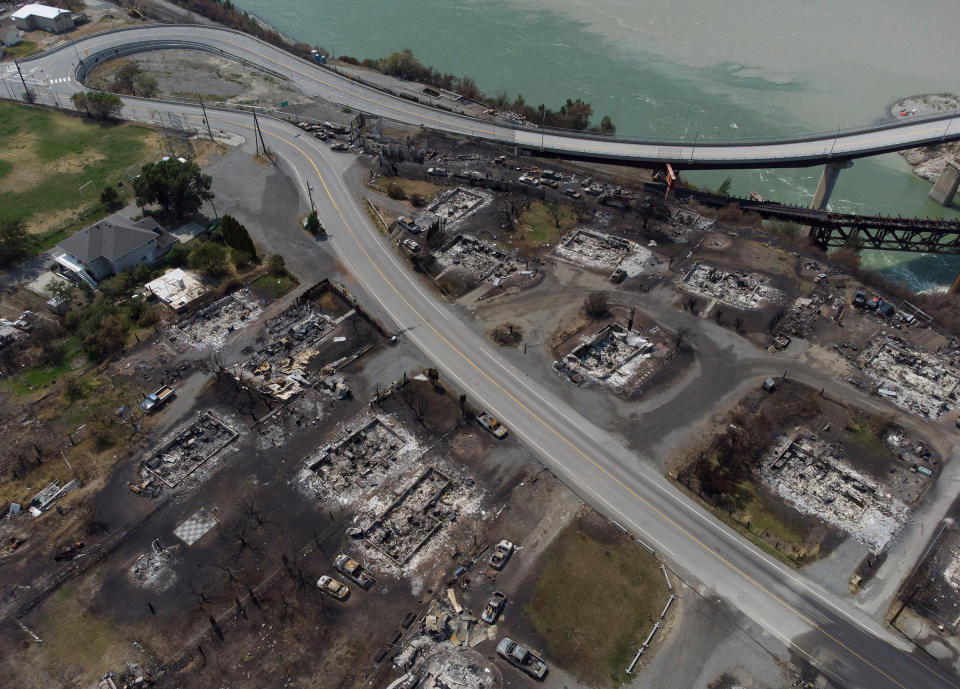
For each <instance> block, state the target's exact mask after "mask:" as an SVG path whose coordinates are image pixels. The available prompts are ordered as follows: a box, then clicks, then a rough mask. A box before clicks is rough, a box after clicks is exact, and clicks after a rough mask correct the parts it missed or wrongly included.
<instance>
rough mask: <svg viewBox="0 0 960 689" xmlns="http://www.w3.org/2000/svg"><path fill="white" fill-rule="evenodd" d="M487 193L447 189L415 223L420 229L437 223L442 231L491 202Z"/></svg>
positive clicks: (477, 190)
mask: <svg viewBox="0 0 960 689" xmlns="http://www.w3.org/2000/svg"><path fill="white" fill-rule="evenodd" d="M492 198H493V197H492V195H491V194H490V193H489V192H486V191H482V190H480V189H463V188H461V187H456V188H454V189H447V190H446V191H444V192H443V193H441V194H440V195H439V196H437V198H435V199H434V200H433V201H432V202H431V203H430V205H429V206H427V208H426V210H425V211H424V212H423V213H421V214H420V215H418V216H417V218H416V223H417V225H419V226H420V227H430V226H431V225H432V224H433V223H434V222H437V221H439V223H440V227H441V228H442V229H448V228H450V227H451V226H452V225H454V224H456V223H458V222H459V221H461V220H464V219H466V218H467V217H469V216H471V215H473V214H474V213H475V212H476V211H478V210H479V209H480V208H481V207H482V206H483V205H484V204H485V203H487V202H489V201H491V200H492Z"/></svg>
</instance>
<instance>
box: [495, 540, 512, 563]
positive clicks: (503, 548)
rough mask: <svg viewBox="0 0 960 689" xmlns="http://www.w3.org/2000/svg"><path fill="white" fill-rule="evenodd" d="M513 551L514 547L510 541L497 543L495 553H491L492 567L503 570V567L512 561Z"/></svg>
mask: <svg viewBox="0 0 960 689" xmlns="http://www.w3.org/2000/svg"><path fill="white" fill-rule="evenodd" d="M513 549H514V545H513V543H511V542H510V541H507V540H502V541H500V542H499V543H497V545H495V546H494V548H493V552H492V553H490V566H491V567H493V568H494V569H497V570H500V569H503V566H504V565H505V564H507V560H509V559H510V555H511V554H512V553H513Z"/></svg>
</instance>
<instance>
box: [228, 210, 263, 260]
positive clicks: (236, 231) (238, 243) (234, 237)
mask: <svg viewBox="0 0 960 689" xmlns="http://www.w3.org/2000/svg"><path fill="white" fill-rule="evenodd" d="M220 232H221V233H222V234H223V241H224V243H225V244H226V245H227V246H229V247H230V248H231V249H236V250H237V251H240V252H243V253H246V254H248V255H249V256H250V258H251V259H254V258H256V257H257V247H256V246H254V244H253V240H252V239H251V238H250V233H249V232H247V228H246V227H244V226H243V225H242V224H241V223H240V221H239V220H237V219H236V218H234V217H233V216H232V215H224V216H223V220H221V221H220Z"/></svg>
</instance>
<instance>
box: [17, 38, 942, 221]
mask: <svg viewBox="0 0 960 689" xmlns="http://www.w3.org/2000/svg"><path fill="white" fill-rule="evenodd" d="M169 48H185V49H192V50H203V51H207V52H212V53H216V54H219V55H223V56H227V57H230V58H232V59H235V60H239V61H242V62H245V63H247V64H249V65H253V66H256V67H258V68H260V69H264V70H267V71H269V72H273V73H275V74H279V75H282V76H283V77H284V78H286V79H289V81H290V82H292V84H293V85H294V86H295V87H296V88H297V89H299V90H300V91H302V92H303V93H305V94H306V95H308V96H314V97H318V98H322V99H325V100H329V101H332V102H335V103H339V104H341V105H344V106H349V107H350V108H352V109H354V110H356V111H358V112H362V113H366V114H368V115H373V116H382V117H387V118H390V119H393V120H397V121H400V122H404V123H407V124H412V125H422V126H423V127H425V128H430V129H434V130H438V131H442V132H446V133H450V134H461V135H466V136H471V137H475V138H479V139H484V140H487V141H492V142H496V143H499V144H507V145H511V146H514V147H515V148H516V149H518V150H523V151H530V152H536V153H537V154H538V155H545V156H558V157H563V158H567V159H574V160H588V161H607V162H619V163H630V164H635V165H638V166H643V167H652V168H656V167H663V166H665V165H667V164H670V165H671V166H672V167H673V169H674V170H703V169H731V168H770V167H809V166H814V165H826V166H827V167H826V169H825V172H824V177H823V179H822V180H821V185H820V188H819V189H818V191H817V195H816V197H815V199H814V207H816V208H825V207H826V203H827V200H828V199H829V196H830V192H831V191H832V189H833V184H834V183H835V181H836V177H837V174H838V173H839V171H840V170H841V169H843V168H844V167H848V166H849V165H851V164H852V161H853V160H854V159H856V158H862V157H866V156H873V155H878V154H882V153H889V152H891V151H900V150H904V149H907V148H914V147H917V146H924V145H927V144H934V143H942V142H946V141H956V140H960V114H958V113H952V114H948V115H940V116H933V117H927V118H910V119H905V120H902V121H895V122H886V123H882V124H876V125H870V126H865V127H861V128H856V129H850V130H846V131H839V130H838V131H836V132H829V133H826V134H811V135H804V136H800V137H796V138H783V139H768V140H756V141H751V140H739V141H699V140H694V141H655V140H642V139H628V138H620V137H610V136H604V135H599V134H592V133H589V132H574V131H569V130H554V129H543V128H540V127H534V126H520V125H511V124H507V123H503V122H495V121H490V120H483V119H478V118H475V117H471V116H468V115H466V114H464V113H463V112H462V111H458V110H457V104H456V103H455V102H451V104H450V105H449V107H448V108H445V109H441V108H438V107H436V106H435V104H426V103H421V102H414V101H412V100H410V99H409V98H401V97H400V96H397V95H393V94H390V93H387V92H385V91H383V90H379V89H376V88H373V87H371V86H368V85H366V84H363V83H360V82H359V81H358V80H357V79H351V78H348V76H346V75H342V74H339V73H336V72H335V71H333V70H332V69H330V68H329V67H327V66H323V65H320V64H317V63H313V62H310V61H308V60H304V59H302V58H299V57H297V56H294V55H292V54H290V53H287V52H285V51H283V50H280V49H278V48H277V47H275V46H273V45H270V44H268V43H265V42H263V41H261V40H259V39H257V38H254V37H252V36H249V35H247V34H243V33H239V32H236V31H232V30H229V29H225V28H218V27H211V26H201V25H193V24H189V25H151V26H142V27H132V28H125V29H117V30H114V31H109V32H105V33H102V34H98V35H94V36H88V37H84V38H80V39H77V40H75V41H71V42H69V43H66V44H64V45H61V46H58V47H57V48H55V49H53V50H50V51H48V52H46V53H44V54H41V55H38V56H35V57H31V58H28V59H25V60H21V61H20V67H21V72H22V73H23V84H24V85H27V86H31V85H32V86H33V88H47V89H51V90H53V91H54V92H56V93H58V94H60V95H63V96H69V95H70V94H71V93H73V92H75V91H78V90H81V89H82V88H83V87H82V85H81V84H80V80H82V79H83V78H84V77H85V76H86V75H87V73H88V72H89V71H90V69H92V68H93V67H94V66H95V65H96V64H97V63H99V62H101V61H103V60H107V59H110V58H113V57H119V56H123V55H130V54H134V53H138V52H143V51H147V50H160V49H169ZM13 70H14V67H13V66H12V65H9V66H7V67H6V68H5V73H3V72H0V77H3V78H4V79H5V80H6V81H8V82H9V81H11V80H17V81H19V77H20V76H21V74H17V73H14V71H13ZM429 100H431V99H429V98H428V97H427V96H424V101H429ZM955 177H956V178H957V179H960V175H955ZM953 191H954V192H955V191H956V184H955V183H954V185H953ZM950 197H951V198H952V193H951V194H950ZM947 204H948V205H949V199H948V200H947Z"/></svg>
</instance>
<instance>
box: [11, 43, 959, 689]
mask: <svg viewBox="0 0 960 689" xmlns="http://www.w3.org/2000/svg"><path fill="white" fill-rule="evenodd" d="M157 30H164V31H171V32H177V31H185V29H183V28H182V27H160V29H157ZM196 30H197V31H204V32H212V33H211V34H210V36H211V37H216V40H223V39H224V36H225V35H227V37H228V38H229V39H230V41H234V40H242V39H241V37H240V36H239V35H237V34H232V33H229V32H223V31H220V30H211V29H200V28H197V29H196ZM137 31H147V34H146V35H153V33H151V32H153V31H154V30H153V29H151V30H145V29H138V30H137ZM126 33H130V34H133V35H137V34H136V33H135V32H122V33H120V34H111V35H109V36H107V37H99V38H98V37H94V38H92V39H85V40H84V41H83V43H82V45H83V46H86V48H84V49H87V50H89V49H90V48H92V47H102V45H101V44H100V43H99V41H104V40H106V41H116V40H117V38H116V37H117V36H123V35H124V34H126ZM190 35H191V36H195V33H194V32H193V31H191V32H190ZM211 40H213V38H211ZM242 42H243V43H244V45H246V46H247V47H246V48H244V50H245V51H250V50H253V49H254V48H256V49H257V50H259V51H263V50H266V49H265V48H264V47H263V45H261V44H258V42H256V41H254V40H253V39H248V40H243V41H242ZM270 50H271V51H273V52H272V53H271V55H273V57H276V58H277V61H278V64H274V65H273V68H274V69H279V70H282V69H285V68H284V66H283V65H284V63H285V61H286V60H287V59H289V60H290V61H291V64H292V66H293V67H295V68H296V70H297V71H293V72H291V74H292V75H293V78H294V81H296V82H297V84H298V85H304V86H308V87H309V88H308V90H307V92H308V93H310V94H311V95H321V93H320V91H321V89H330V91H326V92H325V93H327V97H331V98H332V99H333V100H336V101H338V102H345V103H350V100H349V99H350V98H351V97H352V98H361V97H362V98H370V97H372V96H371V95H370V94H371V92H369V91H367V90H365V89H359V90H357V91H353V90H350V89H343V88H342V85H341V82H340V80H339V79H337V78H336V77H332V76H331V75H330V74H328V73H327V72H325V71H316V70H314V69H313V68H310V71H309V74H310V76H305V75H307V74H308V71H307V66H305V64H304V63H303V62H302V61H299V60H296V59H295V58H286V57H284V56H283V53H277V51H275V50H274V49H270ZM73 52H74V51H73V49H72V48H67V49H61V50H59V51H57V52H55V53H53V54H52V55H50V56H47V57H46V58H43V59H44V60H46V62H45V63H44V64H47V65H48V68H49V67H51V66H57V65H58V64H62V66H63V69H64V70H66V69H67V66H68V65H69V64H70V61H69V59H68V58H69V56H70V53H73ZM247 55H248V57H249V52H247ZM25 66H26V65H25ZM71 69H72V68H71ZM301 71H302V74H301ZM314 72H316V74H315V75H313V73H314ZM53 73H60V72H53ZM25 76H27V75H26V74H25ZM31 78H32V76H31ZM45 78H47V79H51V78H53V77H51V73H49V72H48V73H47V74H46V75H45ZM301 80H303V81H301ZM61 85H62V86H63V87H64V88H65V89H74V90H77V89H79V88H82V87H81V86H80V85H79V84H77V83H76V82H73V81H66V82H61ZM311 85H312V86H311ZM372 93H374V94H376V93H377V92H372ZM377 98H383V99H384V100H385V101H387V102H389V97H386V96H382V94H378V95H377ZM124 100H125V107H124V109H123V112H122V115H123V116H124V117H127V118H129V119H135V120H141V121H147V122H150V121H151V117H152V115H151V113H153V112H163V113H167V114H168V115H169V116H173V117H179V118H182V119H183V121H184V123H185V124H186V125H187V126H190V127H195V128H200V127H201V126H202V119H201V118H202V113H201V111H200V109H199V108H195V107H190V106H183V105H175V104H169V103H165V102H163V101H147V100H141V99H136V98H126V99H124ZM401 105H402V106H403V107H405V108H413V107H414V106H411V105H408V104H407V103H406V102H402V103H401ZM371 107H372V106H371ZM384 107H390V108H393V107H395V104H392V103H391V104H388V105H385V106H384ZM424 110H425V109H424ZM411 112H419V109H416V110H411ZM209 113H210V119H211V125H212V126H213V127H214V128H215V129H222V130H225V131H229V132H234V133H238V134H240V135H242V136H245V137H247V138H248V139H249V137H250V135H251V132H252V128H251V122H250V116H249V115H247V114H242V113H236V112H230V111H218V110H213V109H209ZM426 114H430V116H431V117H433V116H434V115H436V113H435V112H434V111H430V112H429V113H426V112H425V113H424V115H426ZM394 116H395V114H394ZM444 117H446V115H444ZM452 119H453V121H456V122H461V120H462V118H456V117H453V118H452ZM451 126H453V125H451ZM457 126H463V125H462V122H461V124H460V125H457ZM473 126H483V127H485V126H487V125H482V124H479V123H476V122H472V121H471V127H473ZM261 128H262V130H263V134H264V136H265V137H266V140H267V145H268V147H269V148H270V149H271V151H272V152H273V153H275V154H276V155H277V157H278V160H279V162H280V163H281V164H282V165H283V166H284V167H285V168H286V169H287V172H289V173H290V174H291V175H292V177H293V178H294V179H296V180H297V184H298V187H299V189H300V191H301V193H302V194H303V195H304V197H305V198H306V196H307V185H311V186H313V188H314V190H315V192H316V193H315V194H314V199H315V201H316V204H317V210H318V212H319V214H320V216H321V217H322V218H323V223H324V225H325V226H326V227H327V228H328V230H329V231H330V233H331V237H330V239H329V241H328V245H329V246H330V247H331V248H332V249H333V251H334V252H335V253H336V255H337V257H338V258H339V259H340V260H341V261H342V262H343V264H344V266H345V267H346V269H347V270H349V271H350V273H351V274H352V275H353V276H354V278H355V279H356V281H357V282H358V283H360V284H361V285H362V286H363V289H364V290H365V291H366V292H367V294H368V295H369V297H370V298H371V299H373V300H375V301H377V302H378V303H379V304H380V306H381V307H382V309H383V311H385V312H386V313H388V314H389V315H390V317H391V318H392V320H393V321H394V323H395V325H396V328H397V329H398V330H402V331H404V333H405V334H404V336H405V337H409V338H410V340H411V341H412V342H413V343H415V344H416V345H417V346H418V347H419V348H420V349H421V350H422V351H423V352H425V353H426V355H427V356H428V357H429V358H430V359H431V360H433V361H434V362H435V364H436V365H437V367H438V368H439V369H440V370H441V371H443V373H444V375H446V376H448V377H449V378H450V379H451V380H453V381H455V382H456V384H457V385H458V386H459V387H460V388H461V389H463V390H465V391H467V392H468V393H469V394H470V395H471V396H472V397H473V398H474V399H475V400H476V401H477V402H478V403H479V404H480V405H482V406H484V407H486V408H488V409H490V410H491V411H492V412H493V413H494V414H495V415H497V416H498V417H500V418H502V419H504V421H505V422H506V423H507V424H508V425H509V426H510V427H511V429H512V430H513V432H514V433H515V434H516V435H517V436H518V437H519V438H520V439H521V441H522V442H523V443H524V444H525V445H527V446H528V447H529V448H530V449H531V450H532V451H533V452H535V453H536V454H537V456H538V457H539V458H540V459H541V460H542V461H543V462H544V464H545V465H546V466H548V467H549V468H550V469H551V470H552V471H553V472H554V473H556V474H557V475H558V476H559V477H560V478H561V479H562V480H564V482H566V483H567V484H568V485H570V486H571V487H573V488H574V489H575V490H577V492H578V493H579V494H580V495H581V496H582V497H583V498H584V499H585V500H587V501H588V502H590V503H591V504H592V505H594V506H595V507H597V508H598V509H599V510H600V511H601V512H603V513H605V514H607V515H608V516H610V517H611V518H613V519H615V520H617V521H618V522H619V523H621V524H623V525H625V526H626V527H627V528H628V529H630V530H631V531H632V532H633V533H635V534H637V535H638V536H639V537H640V538H641V539H643V540H644V541H645V542H646V543H649V544H650V545H651V546H653V547H654V548H655V549H656V550H657V552H658V554H659V555H660V556H661V557H663V558H665V559H667V560H668V561H669V562H671V564H672V565H673V566H674V567H676V568H677V569H678V570H679V571H681V572H682V573H683V574H684V575H685V576H689V577H691V578H693V579H695V580H697V581H700V582H704V586H705V587H706V588H707V589H708V590H709V592H710V595H712V596H715V597H718V598H721V599H723V600H725V601H727V602H728V603H729V604H730V605H732V606H733V607H735V608H737V609H739V610H740V611H741V612H742V613H743V614H744V615H745V616H747V617H749V618H750V619H752V620H754V621H755V622H757V623H758V624H760V625H762V627H763V628H764V629H765V630H766V631H767V632H769V633H770V634H772V635H774V636H775V637H777V638H778V639H780V640H781V641H782V642H783V643H784V644H786V645H788V646H789V647H791V648H792V649H793V650H795V651H796V652H797V653H798V654H800V655H803V656H805V657H807V658H809V659H811V661H812V662H814V664H815V665H816V666H817V667H819V668H820V669H821V670H823V671H824V672H825V673H826V674H828V676H830V677H831V678H832V679H833V680H834V681H835V682H836V683H837V684H838V686H844V687H865V688H869V689H881V688H891V687H897V688H899V689H907V688H910V689H927V688H933V687H957V686H960V684H958V682H957V681H956V679H955V678H954V677H952V676H950V675H948V674H947V673H946V672H945V671H944V670H943V669H941V668H938V667H937V666H935V665H933V664H932V663H930V662H929V661H928V660H926V659H925V658H922V657H919V656H918V655H917V654H911V653H910V649H911V646H910V645H909V644H907V643H906V642H904V641H903V640H901V639H899V638H898V637H894V636H893V635H892V634H891V632H890V630H889V629H888V628H886V627H884V626H883V625H882V624H880V623H878V622H876V621H874V620H872V619H870V618H869V617H867V616H866V615H865V614H863V613H862V612H860V611H858V610H855V609H853V608H851V607H850V606H849V605H848V603H847V602H845V601H843V600H840V599H839V598H837V597H836V596H834V595H832V594H830V593H828V592H826V591H824V590H823V589H822V588H820V587H819V586H817V585H815V584H813V583H811V582H809V581H808V580H806V578H805V577H804V576H803V575H802V574H801V573H799V572H796V571H793V570H791V569H789V568H787V567H785V566H784V565H782V564H780V563H779V562H777V561H775V560H773V559H772V558H770V557H768V556H767V555H766V554H764V553H762V552H761V551H759V550H758V549H757V548H755V547H753V546H752V545H750V544H749V543H746V542H744V541H743V540H741V538H740V537H739V536H738V535H737V534H735V533H733V532H732V531H730V530H729V529H728V528H727V527H725V526H723V525H722V524H720V523H718V522H717V521H716V520H715V519H714V518H713V517H712V516H711V515H709V514H708V513H706V512H705V511H704V510H702V509H701V508H700V507H698V506H696V505H694V504H692V503H691V501H690V500H688V499H687V498H686V497H685V496H684V495H682V494H681V493H680V492H679V491H678V490H677V489H676V488H674V487H673V486H672V485H671V484H670V483H669V482H668V481H667V480H666V479H665V478H664V477H663V476H662V475H660V474H659V472H657V471H654V470H652V469H651V468H650V463H648V462H644V461H642V460H641V459H640V456H639V455H641V454H642V453H643V452H644V448H642V447H635V448H628V447H624V446H623V445H621V444H620V443H619V442H617V441H615V440H612V439H611V438H610V437H609V435H608V434H607V433H605V432H604V431H603V430H601V429H600V428H598V427H596V426H594V425H593V424H592V423H591V422H590V421H589V420H587V419H585V418H584V417H582V416H580V415H579V414H578V413H577V412H575V411H573V410H572V409H571V408H570V407H569V406H568V405H567V404H566V403H565V402H564V401H563V400H561V399H559V398H558V397H557V396H555V395H554V394H553V393H551V392H550V391H548V390H547V389H546V388H544V387H543V386H541V385H539V384H538V383H536V382H535V381H533V380H531V379H530V378H529V377H528V376H526V375H525V374H523V372H522V371H520V370H518V369H517V368H516V367H514V366H513V365H511V364H508V363H506V362H504V361H503V360H502V359H501V358H500V357H499V356H498V355H497V353H496V352H495V351H493V350H492V349H491V346H490V345H489V344H488V343H487V342H486V341H483V340H481V339H478V338H476V337H474V336H473V335H472V334H471V331H470V329H468V328H466V327H464V326H463V324H461V323H460V322H459V321H458V317H457V316H456V315H455V313H454V312H453V311H452V310H451V309H450V308H448V307H447V306H446V305H445V304H443V303H442V302H441V301H439V300H438V299H437V298H435V297H434V296H433V295H432V294H430V293H428V292H426V291H424V290H423V289H422V288H421V285H420V284H419V283H418V282H417V281H416V278H415V277H414V276H412V275H411V274H410V273H409V272H408V271H407V269H406V268H405V267H404V265H402V263H401V262H400V260H399V259H398V257H397V256H396V255H395V254H394V252H393V251H392V250H391V248H390V247H389V246H388V245H387V243H386V242H385V241H384V239H383V237H382V236H381V235H380V234H379V233H378V231H377V230H376V229H375V228H374V227H373V226H372V224H371V222H370V220H369V217H368V216H367V214H366V213H365V212H364V211H363V210H362V209H361V208H360V206H359V204H358V203H357V201H356V200H355V199H354V197H353V196H352V195H351V194H350V192H349V191H348V189H347V188H346V185H345V183H344V181H343V173H344V172H345V171H346V170H347V168H349V166H350V164H351V163H352V162H353V158H352V156H349V155H345V154H338V153H333V152H331V151H330V150H329V148H327V147H326V146H325V145H323V144H322V143H321V142H319V141H317V140H316V139H314V138H313V137H310V136H302V135H301V134H302V132H300V131H299V130H298V129H297V128H295V127H293V126H292V125H289V124H286V123H284V122H281V121H278V120H274V119H271V118H262V119H261ZM490 131H491V132H494V131H504V132H509V133H510V136H520V135H521V132H513V131H512V130H506V129H504V128H498V127H491V128H490ZM465 133H466V132H465ZM602 143H603V144H604V145H614V146H617V145H621V144H617V143H612V142H602ZM706 363H707V362H704V364H706ZM771 373H772V372H771Z"/></svg>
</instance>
